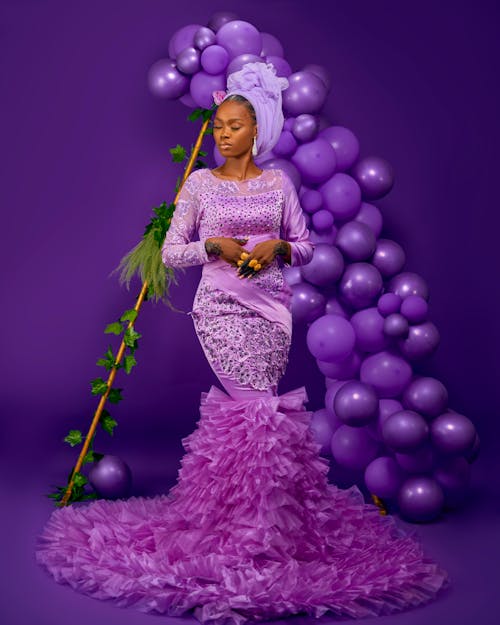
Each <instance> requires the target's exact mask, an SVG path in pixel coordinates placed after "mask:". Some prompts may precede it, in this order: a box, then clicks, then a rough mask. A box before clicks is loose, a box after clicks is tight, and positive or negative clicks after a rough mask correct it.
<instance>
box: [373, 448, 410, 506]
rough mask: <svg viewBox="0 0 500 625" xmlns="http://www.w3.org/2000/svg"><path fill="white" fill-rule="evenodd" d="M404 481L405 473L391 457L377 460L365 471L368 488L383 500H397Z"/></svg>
mask: <svg viewBox="0 0 500 625" xmlns="http://www.w3.org/2000/svg"><path fill="white" fill-rule="evenodd" d="M404 479H405V473H404V471H403V470H402V469H401V467H400V466H399V465H398V464H397V462H396V461H395V460H394V458H391V457H390V456H380V457H379V458H375V460H372V462H370V464H369V465H368V466H367V467H366V469H365V484H366V486H367V488H368V489H369V490H370V492H371V493H373V494H374V495H377V497H381V498H382V499H393V498H395V497H396V496H397V494H398V492H399V489H400V488H401V484H402V483H403V481H404Z"/></svg>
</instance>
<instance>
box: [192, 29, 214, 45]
mask: <svg viewBox="0 0 500 625" xmlns="http://www.w3.org/2000/svg"><path fill="white" fill-rule="evenodd" d="M193 43H194V45H195V46H196V47H197V48H198V50H204V49H205V48H208V46H211V45H213V44H214V43H215V33H214V31H213V30H211V29H210V28H207V27H206V26H202V27H201V28H200V29H198V30H197V31H196V33H195V34H194V39H193Z"/></svg>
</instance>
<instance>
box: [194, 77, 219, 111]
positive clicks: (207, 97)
mask: <svg viewBox="0 0 500 625" xmlns="http://www.w3.org/2000/svg"><path fill="white" fill-rule="evenodd" d="M225 88H226V79H225V78H224V76H223V75H222V74H218V75H217V76H213V75H211V74H207V72H204V71H201V72H198V73H197V74H195V75H194V76H193V78H192V79H191V87H190V92H191V96H192V98H193V100H194V101H195V102H196V104H197V105H198V106H201V107H202V108H206V109H209V108H210V107H211V106H212V105H213V103H214V97H213V95H212V93H213V92H214V91H223V90H224V89H225Z"/></svg>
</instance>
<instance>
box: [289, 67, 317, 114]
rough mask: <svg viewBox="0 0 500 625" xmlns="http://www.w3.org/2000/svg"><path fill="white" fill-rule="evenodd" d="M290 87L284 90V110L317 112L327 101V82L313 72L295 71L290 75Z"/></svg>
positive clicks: (296, 112)
mask: <svg viewBox="0 0 500 625" xmlns="http://www.w3.org/2000/svg"><path fill="white" fill-rule="evenodd" d="M288 82H289V85H288V88H287V89H285V90H284V91H283V110H284V111H286V112H287V113H288V114H290V115H294V116H296V115H300V114H301V113H317V112H318V111H319V110H320V109H321V107H322V106H323V104H324V103H325V99H326V94H327V88H326V86H325V83H324V82H323V81H322V80H321V78H319V77H318V76H316V74H313V73H312V72H308V71H302V72H295V73H294V74H291V75H290V76H288Z"/></svg>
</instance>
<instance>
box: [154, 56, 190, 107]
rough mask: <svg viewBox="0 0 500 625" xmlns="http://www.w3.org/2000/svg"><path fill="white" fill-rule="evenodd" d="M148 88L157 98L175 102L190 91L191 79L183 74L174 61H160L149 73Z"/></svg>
mask: <svg viewBox="0 0 500 625" xmlns="http://www.w3.org/2000/svg"><path fill="white" fill-rule="evenodd" d="M148 86H149V89H150V91H151V93H153V94H154V95H156V96H159V97H160V98H169V99H170V100H173V99H174V98H178V97H179V96H182V95H184V94H185V93H186V92H187V91H188V89H189V78H188V77H187V76H184V74H181V73H180V72H179V70H178V69H177V67H176V66H175V62H174V61H173V60H172V59H159V60H158V61H156V63H153V65H151V67H150V68H149V72H148Z"/></svg>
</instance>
